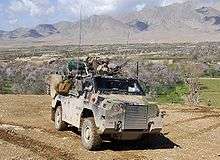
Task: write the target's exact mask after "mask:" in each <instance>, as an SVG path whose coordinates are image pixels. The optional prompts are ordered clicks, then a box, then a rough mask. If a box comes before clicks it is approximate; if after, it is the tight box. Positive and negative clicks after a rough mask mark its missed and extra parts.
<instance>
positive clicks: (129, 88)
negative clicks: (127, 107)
mask: <svg viewBox="0 0 220 160" xmlns="http://www.w3.org/2000/svg"><path fill="white" fill-rule="evenodd" d="M95 85H96V90H97V91H100V92H101V93H105V94H111V93H112V94H130V95H144V92H143V90H142V88H141V86H140V85H139V83H138V81H137V80H134V79H113V78H102V77H98V78H96V79H95Z"/></svg>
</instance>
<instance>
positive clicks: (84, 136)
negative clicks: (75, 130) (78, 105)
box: [81, 118, 102, 150]
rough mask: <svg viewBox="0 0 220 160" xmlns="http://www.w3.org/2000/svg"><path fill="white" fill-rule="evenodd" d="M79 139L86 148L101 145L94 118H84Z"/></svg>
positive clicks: (89, 148)
mask: <svg viewBox="0 0 220 160" xmlns="http://www.w3.org/2000/svg"><path fill="white" fill-rule="evenodd" d="M81 140H82V144H83V146H84V147H85V148H86V149H88V150H95V149H97V148H98V147H99V146H100V145H101V143H102V139H101V137H100V135H99V134H98V133H97V128H96V125H95V121H94V118H85V119H84V121H83V124H82V132H81Z"/></svg>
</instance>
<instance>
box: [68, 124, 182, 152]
mask: <svg viewBox="0 0 220 160" xmlns="http://www.w3.org/2000/svg"><path fill="white" fill-rule="evenodd" d="M68 131H71V132H73V133H75V134H76V135H78V136H80V132H79V131H78V129H77V128H75V127H70V128H69V129H68ZM168 134H169V133H164V134H159V135H154V136H153V135H148V136H145V137H144V138H142V139H141V140H138V141H104V142H103V143H102V145H101V147H99V149H98V150H97V151H105V150H112V151H129V150H156V149H173V148H181V146H179V145H178V144H176V143H174V142H173V141H171V140H170V139H169V138H167V137H165V135H168Z"/></svg>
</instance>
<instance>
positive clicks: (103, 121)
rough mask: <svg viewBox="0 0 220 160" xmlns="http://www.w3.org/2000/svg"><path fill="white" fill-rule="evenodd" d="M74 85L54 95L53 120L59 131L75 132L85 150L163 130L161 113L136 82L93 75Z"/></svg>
mask: <svg viewBox="0 0 220 160" xmlns="http://www.w3.org/2000/svg"><path fill="white" fill-rule="evenodd" d="M76 81H78V82H79V81H80V82H81V83H80V87H75V88H74V87H73V88H74V89H72V90H70V91H69V93H68V94H66V95H61V94H56V95H55V96H54V95H53V96H54V98H53V100H52V120H53V121H54V122H55V128H56V129H57V130H59V131H62V130H65V129H66V127H67V126H68V125H71V126H74V127H76V128H78V130H79V131H80V133H81V141H82V144H83V146H84V147H85V148H86V149H88V150H95V149H97V148H98V147H100V145H101V143H102V141H103V140H138V139H141V138H142V137H143V136H145V135H146V134H151V135H153V134H159V133H160V131H161V130H162V120H163V116H164V113H162V112H160V111H159V108H158V106H157V105H155V104H153V103H148V102H146V101H145V93H144V92H143V89H142V88H141V85H140V84H139V81H138V80H137V79H136V78H135V79H132V78H123V77H117V76H108V75H93V76H86V77H83V78H82V77H81V78H76ZM78 84H79V83H77V84H75V85H78Z"/></svg>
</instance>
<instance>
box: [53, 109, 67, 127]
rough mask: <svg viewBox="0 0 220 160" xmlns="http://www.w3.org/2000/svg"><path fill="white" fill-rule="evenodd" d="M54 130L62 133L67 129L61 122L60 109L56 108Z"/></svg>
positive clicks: (64, 123) (65, 124)
mask: <svg viewBox="0 0 220 160" xmlns="http://www.w3.org/2000/svg"><path fill="white" fill-rule="evenodd" d="M55 128H56V129H57V130H58V131H63V130H65V129H66V128H67V123H66V122H63V121H62V107H61V106H58V107H57V108H56V111H55Z"/></svg>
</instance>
